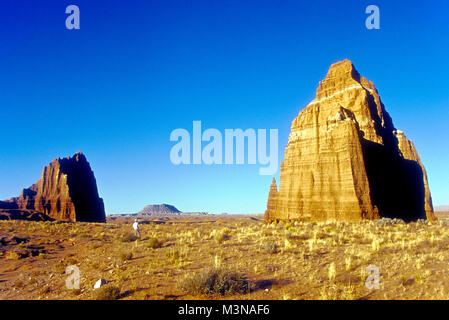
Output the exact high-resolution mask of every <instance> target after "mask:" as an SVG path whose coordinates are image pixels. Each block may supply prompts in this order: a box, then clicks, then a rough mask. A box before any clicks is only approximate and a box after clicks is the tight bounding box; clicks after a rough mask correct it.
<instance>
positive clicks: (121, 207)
mask: <svg viewBox="0 0 449 320" xmlns="http://www.w3.org/2000/svg"><path fill="white" fill-rule="evenodd" d="M70 4H76V5H78V6H79V8H80V11H81V29H80V30H67V29H66V28H65V19H66V16H67V15H66V14H65V8H66V6H67V5H70ZM369 4H376V5H378V6H379V8H380V13H381V22H380V23H381V29H380V30H367V29H366V28H365V18H366V17H367V15H366V14H365V8H366V6H367V5H369ZM448 18H449V2H448V1H446V0H440V1H436V0H434V1H419V2H418V1H391V0H388V1H378V0H374V1H300V0H294V1H286V0H283V1H274V0H271V1H264V0H257V1H247V0H244V1H242V0H239V1H237V0H229V1H223V0H207V1H201V0H195V1H180V0H178V1H172V0H157V1H148V0H141V1H125V0H121V1H118V0H116V1H114V0H107V1H106V0H95V1H92V0H70V1H63V0H57V1H56V0H54V1H50V0H47V1H44V0H41V1H36V0H32V1H31V0H29V1H24V0H2V1H1V2H0V39H1V41H0V108H1V109H0V110H1V113H0V116H1V125H0V136H1V139H0V141H1V147H0V199H7V198H10V197H12V196H16V195H18V194H19V193H20V191H21V189H22V188H23V187H28V186H30V185H31V184H32V183H34V182H36V181H37V180H38V178H39V177H40V174H41V170H42V168H43V166H45V165H47V164H48V163H49V162H50V161H51V160H53V159H54V158H57V157H65V156H71V155H73V154H74V153H75V152H76V151H78V150H81V151H83V152H84V153H85V154H86V156H87V158H88V160H89V162H90V163H91V166H92V168H93V170H94V172H95V175H96V178H97V184H98V188H99V192H100V195H101V196H102V197H103V198H104V200H105V204H106V210H107V213H121V212H135V211H137V210H140V209H141V208H142V207H143V206H144V205H146V204H152V203H170V204H173V205H175V206H177V207H178V208H179V209H180V210H184V211H210V212H229V213H249V212H263V211H264V210H265V207H266V200H267V194H268V189H269V185H270V182H271V177H270V176H260V175H259V174H258V169H259V165H243V166H237V165H234V166H226V165H221V166H219V165H216V166H205V165H202V166H193V165H191V166H174V165H173V164H171V162H170V161H169V152H170V148H171V147H172V146H173V142H170V141H169V136H170V132H171V131H172V130H173V129H176V128H186V129H188V130H189V131H192V121H193V120H201V121H202V124H203V128H217V129H219V130H222V131H224V129H226V128H242V129H246V128H255V129H257V128H266V129H269V128H277V129H279V159H280V160H282V159H283V154H284V148H285V145H286V143H287V138H288V134H289V131H290V124H291V121H292V120H293V119H294V117H296V115H297V114H298V112H299V111H300V110H301V109H302V108H304V107H305V106H306V105H307V104H308V102H310V101H311V100H312V99H313V98H314V96H315V91H316V88H317V85H318V82H319V81H320V80H321V79H323V78H324V76H325V74H326V72H327V69H328V67H329V65H330V64H331V63H333V62H336V61H338V60H341V59H344V58H349V59H351V60H352V61H353V63H354V64H355V66H356V68H357V69H358V70H359V72H360V73H361V74H362V75H364V76H365V77H367V78H368V79H370V80H372V81H374V83H375V84H376V86H377V88H378V90H379V93H380V95H381V97H382V100H383V102H384V104H385V106H386V108H387V110H388V112H389V113H390V115H391V116H392V118H393V121H394V124H395V126H396V127H397V128H398V129H401V130H403V131H405V133H406V134H407V136H408V137H409V138H410V139H412V140H413V141H414V142H415V145H416V147H417V149H418V152H419V153H420V156H421V160H422V161H423V163H424V165H425V167H426V169H427V172H428V176H429V182H430V188H431V192H432V197H433V200H434V204H435V205H439V204H448V203H449V187H448V186H449V169H448V163H449V139H448V120H449V81H448V78H449V62H448V57H449V23H448V22H447V21H448ZM278 175H279V172H278V173H277V175H276V176H278Z"/></svg>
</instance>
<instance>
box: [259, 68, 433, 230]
mask: <svg viewBox="0 0 449 320" xmlns="http://www.w3.org/2000/svg"><path fill="white" fill-rule="evenodd" d="M382 217H388V218H400V219H403V220H406V221H412V220H417V219H425V218H428V219H430V220H434V219H435V216H434V214H433V207H432V198H431V196H430V190H429V185H428V182H427V175H426V171H425V169H424V166H423V164H422V163H421V160H420V158H419V156H418V152H417V151H416V148H415V146H414V145H413V142H412V141H410V140H409V139H407V137H406V136H405V135H404V133H403V132H402V131H399V130H396V129H395V127H394V125H393V121H392V119H391V117H390V116H389V114H388V112H387V111H386V110H385V107H384V105H383V103H382V102H381V100H380V97H379V94H378V92H377V89H376V87H375V86H374V84H373V83H372V82H370V81H368V80H367V79H365V78H363V77H361V76H360V74H359V73H358V72H357V70H356V69H355V68H354V66H353V64H352V62H351V61H349V60H343V61H340V62H337V63H335V64H333V65H332V66H331V67H330V69H329V71H328V73H327V76H326V78H325V79H324V80H323V81H321V82H320V84H319V86H318V90H317V94H316V98H315V99H314V100H313V101H312V102H310V104H309V105H308V106H307V107H306V108H305V109H303V110H302V111H301V112H300V113H299V115H298V116H297V117H296V119H294V120H293V123H292V126H291V133H290V136H289V141H288V144H287V147H286V149H285V158H284V161H283V162H282V163H281V173H280V183H279V190H278V189H277V185H276V181H275V180H274V179H273V182H272V184H271V187H270V192H269V196H268V204H267V210H266V212H265V218H266V219H267V220H268V221H272V220H296V219H299V220H302V219H304V220H313V221H323V220H335V221H357V220H361V219H377V218H382Z"/></svg>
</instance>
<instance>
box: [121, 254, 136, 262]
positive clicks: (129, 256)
mask: <svg viewBox="0 0 449 320" xmlns="http://www.w3.org/2000/svg"><path fill="white" fill-rule="evenodd" d="M132 258H133V254H132V252H122V253H121V254H120V261H122V262H125V261H129V260H131V259H132Z"/></svg>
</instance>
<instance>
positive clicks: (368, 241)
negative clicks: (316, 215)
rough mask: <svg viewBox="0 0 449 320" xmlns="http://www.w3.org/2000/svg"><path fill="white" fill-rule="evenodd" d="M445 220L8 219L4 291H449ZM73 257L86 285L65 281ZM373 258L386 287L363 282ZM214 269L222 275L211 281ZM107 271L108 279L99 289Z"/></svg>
mask: <svg viewBox="0 0 449 320" xmlns="http://www.w3.org/2000/svg"><path fill="white" fill-rule="evenodd" d="M446 216H447V215H444V214H442V215H440V216H439V218H440V219H439V221H438V222H436V223H433V224H430V223H428V222H427V221H419V222H412V223H407V224H406V223H402V222H396V221H386V220H379V221H374V222H372V221H371V222H370V221H365V222H359V223H342V222H339V223H338V222H328V223H312V222H285V223H282V222H281V223H271V224H266V223H264V222H263V217H262V216H261V215H252V216H249V215H238V216H233V215H224V216H214V215H210V216H204V217H173V218H147V219H142V220H141V222H142V223H141V227H140V231H141V237H140V238H139V239H135V237H134V236H133V234H132V227H131V224H132V222H133V219H134V218H133V217H118V218H115V219H111V218H110V217H108V221H107V223H104V224H102V223H62V222H32V221H18V220H15V221H0V299H269V300H270V299H349V300H353V299H448V298H449V264H448V262H449V223H448V222H449V220H446ZM71 265H75V266H77V267H78V268H79V271H80V288H79V289H68V288H67V287H66V280H67V278H68V277H69V276H70V275H69V274H66V273H65V272H66V268H67V267H68V266H71ZM369 265H375V266H377V267H378V268H379V270H380V282H379V289H368V288H367V287H366V285H365V282H366V279H367V277H368V276H369V274H367V270H366V268H367V267H368V266H369ZM210 275H215V276H216V277H217V278H216V279H222V280H223V282H222V283H221V284H220V285H215V286H214V287H213V288H212V286H211V285H210ZM208 277H209V278H208ZM212 277H213V276H212ZM220 277H221V278H220ZM100 278H101V279H104V280H105V281H106V284H105V285H104V286H103V287H101V288H100V289H94V284H95V283H96V282H97V281H98V280H99V279H100ZM207 279H209V280H207ZM208 281H209V282H208ZM226 281H231V282H232V285H231V286H230V287H229V286H228V287H226V285H225V282H226ZM217 288H218V289H217Z"/></svg>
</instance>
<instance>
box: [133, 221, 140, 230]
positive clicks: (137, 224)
mask: <svg viewBox="0 0 449 320" xmlns="http://www.w3.org/2000/svg"><path fill="white" fill-rule="evenodd" d="M133 228H134V230H137V229H139V223H138V222H137V221H135V222H134V223H133Z"/></svg>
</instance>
